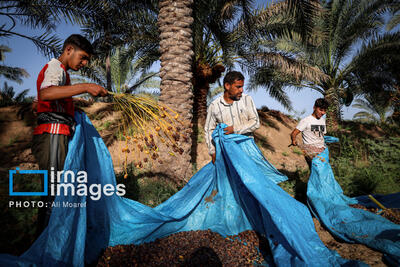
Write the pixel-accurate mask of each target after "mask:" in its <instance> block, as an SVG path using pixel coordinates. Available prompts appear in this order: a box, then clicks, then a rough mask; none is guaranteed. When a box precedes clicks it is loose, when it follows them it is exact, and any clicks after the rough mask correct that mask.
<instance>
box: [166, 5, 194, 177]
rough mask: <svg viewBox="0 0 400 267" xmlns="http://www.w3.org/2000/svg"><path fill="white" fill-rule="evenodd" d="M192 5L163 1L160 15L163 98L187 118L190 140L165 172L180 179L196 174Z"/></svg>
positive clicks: (182, 116) (182, 117)
mask: <svg viewBox="0 0 400 267" xmlns="http://www.w3.org/2000/svg"><path fill="white" fill-rule="evenodd" d="M192 4H193V0H177V1H174V0H160V1H159V15H158V27H159V29H160V52H161V57H160V61H161V68H160V77H161V86H160V93H161V95H160V100H161V101H162V102H163V103H165V104H167V105H168V106H170V107H171V108H172V109H174V110H175V111H177V112H178V113H179V114H180V116H181V119H182V120H183V121H185V125H184V126H183V127H182V129H181V131H182V132H184V133H185V134H186V135H187V137H188V138H187V139H186V142H184V141H181V142H180V143H179V145H180V147H181V148H182V149H183V150H184V153H183V154H182V155H181V156H180V157H178V158H176V159H172V158H170V160H169V161H170V162H167V164H165V165H168V167H166V168H165V170H164V171H166V172H167V173H168V174H170V175H171V176H173V177H176V179H177V180H180V181H183V180H185V179H187V178H189V177H191V175H192V166H191V154H190V151H191V144H192V142H191V136H192V128H191V121H192V117H193V112H192V107H193V92H192V84H191V80H192V77H193V75H192V71H191V69H192V57H193V55H194V53H193V39H192V28H191V26H192V23H193V17H192ZM172 161H174V163H172Z"/></svg>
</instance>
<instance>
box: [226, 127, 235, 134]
mask: <svg viewBox="0 0 400 267" xmlns="http://www.w3.org/2000/svg"><path fill="white" fill-rule="evenodd" d="M224 132H225V134H233V126H228V127H225V128H224Z"/></svg>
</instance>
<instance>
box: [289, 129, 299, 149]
mask: <svg viewBox="0 0 400 267" xmlns="http://www.w3.org/2000/svg"><path fill="white" fill-rule="evenodd" d="M299 133H300V131H299V130H298V129H294V130H293V132H292V133H291V134H290V138H291V140H292V145H293V146H297V141H296V136H297V135H298V134H299Z"/></svg>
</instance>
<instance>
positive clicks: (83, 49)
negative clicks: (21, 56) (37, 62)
mask: <svg viewBox="0 0 400 267" xmlns="http://www.w3.org/2000/svg"><path fill="white" fill-rule="evenodd" d="M92 55H93V47H92V45H91V44H90V42H89V41H88V40H87V39H86V38H85V37H83V36H81V35H78V34H73V35H71V36H69V37H68V38H67V39H66V40H65V42H64V45H63V52H62V54H61V56H60V57H59V58H58V59H55V58H53V59H52V60H50V62H49V63H47V64H46V65H45V66H44V67H43V69H42V70H41V71H40V73H39V76H38V79H37V93H38V95H37V100H38V102H37V115H38V125H37V127H36V128H35V129H34V131H33V135H34V136H33V140H32V153H33V154H34V156H35V158H36V160H37V161H38V163H39V168H40V169H41V170H48V171H50V170H53V171H55V172H56V171H60V170H63V168H64V161H65V158H66V156H67V152H68V138H69V137H70V136H72V134H73V129H74V125H75V121H74V104H73V101H72V96H75V95H79V94H83V93H89V94H91V95H92V96H99V95H100V96H106V95H107V90H105V89H104V88H103V87H101V86H100V85H97V84H93V83H81V84H74V85H71V82H70V77H69V74H68V72H67V71H68V70H69V69H72V70H75V71H77V70H79V69H80V68H82V67H84V66H85V65H86V64H87V63H88V62H89V60H90V57H91V56H92ZM48 184H50V183H48ZM48 192H49V194H48V196H46V198H45V199H44V201H46V204H47V205H45V206H47V207H48V208H43V209H40V210H39V215H38V229H37V234H40V233H41V232H42V231H43V229H44V228H45V227H46V226H47V224H48V220H49V218H50V214H51V208H50V207H51V204H52V201H53V200H54V197H53V196H50V191H48Z"/></svg>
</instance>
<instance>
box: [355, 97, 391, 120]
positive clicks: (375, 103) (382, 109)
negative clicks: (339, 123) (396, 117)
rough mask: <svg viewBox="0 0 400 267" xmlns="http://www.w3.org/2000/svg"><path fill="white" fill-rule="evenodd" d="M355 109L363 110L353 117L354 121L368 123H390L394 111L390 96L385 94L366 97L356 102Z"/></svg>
mask: <svg viewBox="0 0 400 267" xmlns="http://www.w3.org/2000/svg"><path fill="white" fill-rule="evenodd" d="M354 102H355V103H354V104H353V105H352V107H353V108H358V109H361V110H362V111H359V112H357V113H356V114H354V115H353V119H355V120H361V121H366V122H374V123H380V124H385V123H388V122H389V121H388V120H389V118H390V116H391V115H392V114H391V111H392V107H391V104H390V101H389V96H388V95H386V97H385V95H384V94H376V95H371V94H369V95H365V97H364V99H356V100H354Z"/></svg>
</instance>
